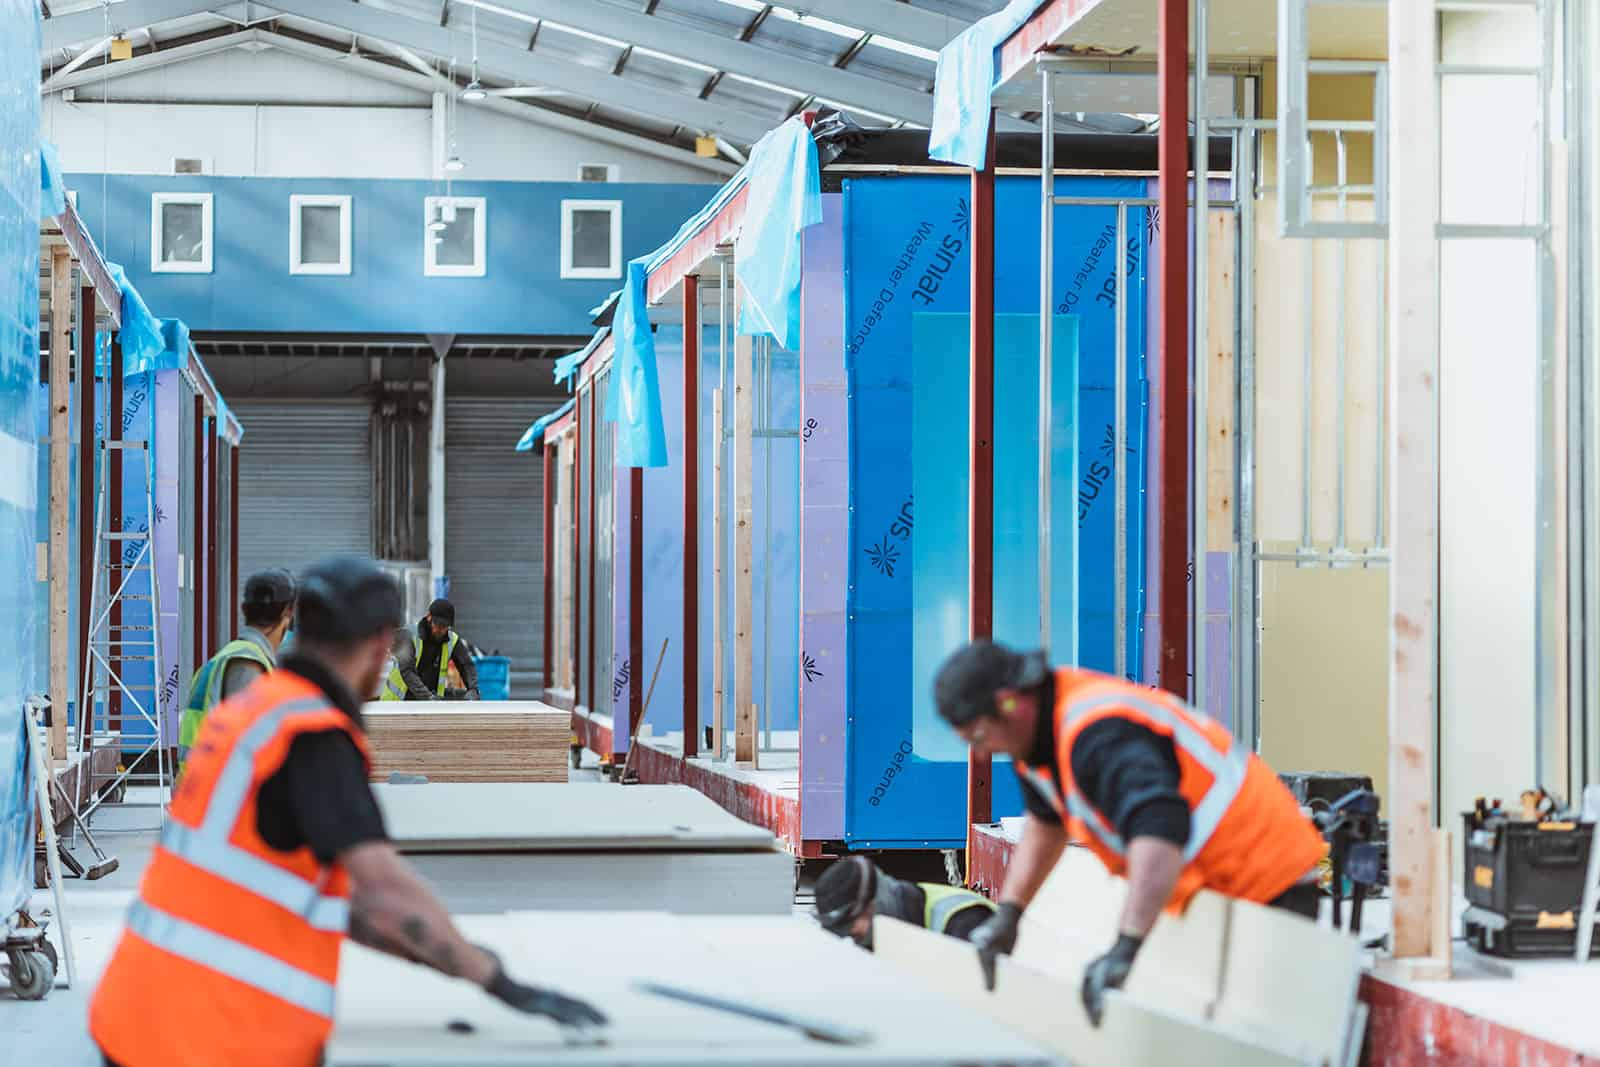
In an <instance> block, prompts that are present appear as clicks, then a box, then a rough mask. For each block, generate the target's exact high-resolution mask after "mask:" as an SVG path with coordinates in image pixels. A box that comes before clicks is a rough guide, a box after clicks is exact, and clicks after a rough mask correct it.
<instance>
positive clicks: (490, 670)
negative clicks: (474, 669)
mask: <svg viewBox="0 0 1600 1067" xmlns="http://www.w3.org/2000/svg"><path fill="white" fill-rule="evenodd" d="M473 662H474V663H476V664H477V666H478V696H479V697H480V698H482V699H484V700H510V699H511V657H510V656H479V657H478V658H477V659H476V660H474V661H473Z"/></svg>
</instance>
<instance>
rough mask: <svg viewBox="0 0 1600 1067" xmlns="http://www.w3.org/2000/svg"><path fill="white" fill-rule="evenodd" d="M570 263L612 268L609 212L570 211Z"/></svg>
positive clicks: (577, 265)
mask: <svg viewBox="0 0 1600 1067" xmlns="http://www.w3.org/2000/svg"><path fill="white" fill-rule="evenodd" d="M572 265H573V266H574V267H579V268H594V269H599V270H610V269H612V266H613V264H612V262H611V212H609V211H574V212H573V213H572Z"/></svg>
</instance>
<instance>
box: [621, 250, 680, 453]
mask: <svg viewBox="0 0 1600 1067" xmlns="http://www.w3.org/2000/svg"><path fill="white" fill-rule="evenodd" d="M645 258H646V257H644V256H640V257H639V258H638V259H635V260H633V261H632V262H630V263H629V264H628V275H627V281H626V282H624V283H623V286H622V299H621V300H620V301H619V302H618V304H617V314H616V318H615V319H614V320H613V321H612V331H613V335H614V336H615V338H616V342H615V344H614V345H613V346H612V354H611V366H612V369H613V371H614V372H615V376H614V378H613V380H612V383H611V384H612V388H611V393H610V396H609V397H608V398H607V401H606V420H607V421H608V422H614V423H616V424H617V466H618V467H665V466H666V465H667V431H666V428H665V426H664V425H663V423H662V418H661V381H660V378H659V376H658V374H657V372H656V342H655V338H654V337H653V336H652V335H651V333H650V320H649V318H648V317H647V316H646V314H645V290H646V289H647V288H648V287H649V284H650V278H649V275H647V274H646V273H645Z"/></svg>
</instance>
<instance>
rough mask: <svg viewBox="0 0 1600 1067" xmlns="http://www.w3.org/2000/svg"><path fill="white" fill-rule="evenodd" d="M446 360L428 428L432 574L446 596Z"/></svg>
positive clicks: (436, 377) (439, 358)
mask: <svg viewBox="0 0 1600 1067" xmlns="http://www.w3.org/2000/svg"><path fill="white" fill-rule="evenodd" d="M444 360H445V354H444V353H443V352H439V353H436V354H435V355H434V359H433V402H432V404H431V405H429V412H428V414H429V417H430V418H431V420H432V421H431V424H430V426H429V430H428V577H429V579H430V580H431V581H432V583H433V595H434V596H436V597H439V596H444V595H445V590H444V577H445V571H444V566H445V564H444V558H445V557H444V538H445V529H444V404H445V398H444Z"/></svg>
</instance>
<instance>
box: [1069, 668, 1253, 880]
mask: <svg viewBox="0 0 1600 1067" xmlns="http://www.w3.org/2000/svg"><path fill="white" fill-rule="evenodd" d="M1108 707H1109V708H1123V707H1131V708H1136V709H1138V710H1139V711H1141V712H1143V713H1144V714H1145V715H1148V716H1149V717H1150V718H1152V719H1154V720H1155V721H1156V722H1158V723H1160V724H1161V725H1162V726H1164V727H1166V728H1167V729H1168V730H1171V731H1172V742H1173V744H1175V745H1177V746H1178V747H1180V748H1181V749H1183V751H1184V753H1185V754H1187V755H1188V756H1189V758H1190V759H1193V760H1194V761H1195V762H1196V763H1198V764H1200V766H1201V767H1203V768H1205V770H1206V771H1207V772H1208V773H1209V774H1210V775H1211V788H1210V789H1207V790H1206V794H1205V796H1203V797H1201V798H1200V802H1199V803H1198V804H1196V805H1194V808H1193V810H1192V811H1191V812H1190V813H1189V843H1188V844H1187V845H1185V846H1184V849H1183V859H1184V862H1186V863H1187V862H1189V861H1190V860H1193V859H1194V858H1195V857H1196V856H1198V855H1199V854H1200V850H1201V849H1203V848H1205V846H1206V842H1208V841H1210V840H1211V835H1212V834H1214V833H1216V832H1217V827H1218V826H1219V825H1221V823H1222V819H1223V816H1225V815H1227V813H1228V805H1230V804H1232V803H1233V799H1234V797H1236V796H1238V795H1239V790H1240V788H1241V787H1243V785H1244V778H1245V773H1246V772H1247V771H1248V770H1249V768H1250V754H1249V753H1248V752H1246V751H1245V750H1244V749H1243V748H1242V747H1241V746H1239V745H1238V744H1237V743H1231V744H1229V745H1228V750H1227V751H1226V752H1219V751H1217V748H1216V746H1215V745H1213V744H1212V743H1211V741H1210V740H1209V739H1208V738H1207V737H1206V736H1205V734H1203V733H1201V732H1200V731H1199V730H1198V729H1196V728H1195V727H1194V725H1193V724H1192V723H1190V722H1189V721H1188V720H1187V719H1186V718H1184V717H1183V716H1182V715H1179V714H1177V713H1176V712H1174V711H1173V710H1172V709H1171V708H1169V707H1167V706H1166V705H1165V704H1161V703H1158V702H1156V701H1153V700H1146V699H1145V698H1144V697H1141V696H1137V695H1135V694H1131V693H1117V694H1114V695H1113V694H1107V695H1104V696H1094V697H1089V698H1087V699H1085V700H1080V701H1078V702H1077V703H1074V704H1070V705H1068V706H1067V724H1068V725H1070V724H1071V723H1073V722H1074V721H1076V720H1078V719H1080V718H1082V717H1083V716H1085V715H1087V714H1089V713H1090V712H1094V711H1098V710H1100V709H1101V708H1108ZM1195 714H1197V715H1198V714H1200V713H1199V712H1195ZM1067 810H1068V812H1070V813H1071V814H1072V815H1073V816H1075V817H1077V818H1079V819H1082V820H1083V824H1084V825H1085V826H1086V827H1088V829H1089V831H1090V832H1091V833H1093V834H1094V835H1095V837H1097V838H1099V839H1100V843H1101V844H1103V845H1105V846H1106V848H1108V849H1110V850H1111V851H1112V852H1115V853H1116V854H1117V855H1119V856H1123V855H1126V854H1127V847H1126V845H1125V843H1124V842H1123V840H1122V838H1121V837H1119V836H1118V835H1117V834H1116V833H1115V831H1114V830H1113V829H1112V827H1111V825H1110V824H1109V823H1107V822H1106V819H1105V816H1104V815H1102V814H1101V813H1100V812H1099V811H1098V810H1096V809H1095V808H1094V806H1093V805H1091V804H1090V803H1089V802H1088V800H1086V799H1085V798H1084V796H1083V794H1081V793H1080V792H1079V791H1078V784H1077V780H1076V779H1074V780H1073V783H1072V789H1071V790H1069V791H1068V792H1067Z"/></svg>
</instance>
